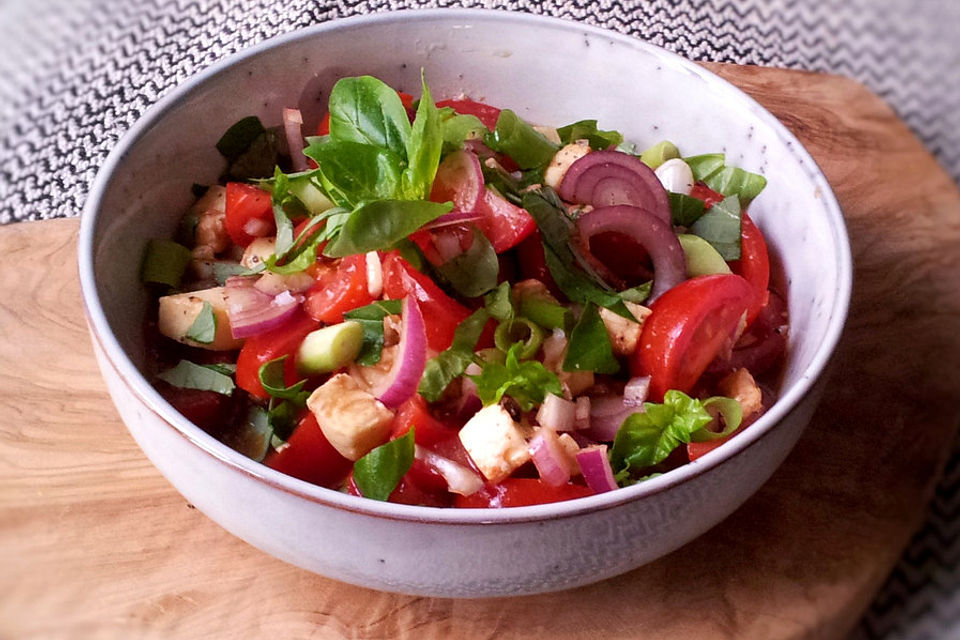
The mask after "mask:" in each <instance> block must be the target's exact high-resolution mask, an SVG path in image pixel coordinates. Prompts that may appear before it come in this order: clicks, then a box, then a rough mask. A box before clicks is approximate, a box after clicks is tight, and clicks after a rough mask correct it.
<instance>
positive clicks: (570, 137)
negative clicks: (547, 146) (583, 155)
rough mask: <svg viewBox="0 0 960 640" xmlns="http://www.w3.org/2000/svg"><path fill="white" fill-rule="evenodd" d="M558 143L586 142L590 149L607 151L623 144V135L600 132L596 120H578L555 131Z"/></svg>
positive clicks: (616, 132) (617, 132)
mask: <svg viewBox="0 0 960 640" xmlns="http://www.w3.org/2000/svg"><path fill="white" fill-rule="evenodd" d="M557 135H559V136H560V142H562V143H563V144H570V143H571V142H576V141H577V140H586V141H587V143H588V144H589V145H590V148H591V149H597V150H602V149H609V148H610V147H616V146H618V145H620V144H621V143H622V142H623V134H621V133H620V132H619V131H601V130H600V129H598V128H597V121H596V120H580V121H578V122H574V123H573V124H568V125H567V126H565V127H560V128H559V129H557Z"/></svg>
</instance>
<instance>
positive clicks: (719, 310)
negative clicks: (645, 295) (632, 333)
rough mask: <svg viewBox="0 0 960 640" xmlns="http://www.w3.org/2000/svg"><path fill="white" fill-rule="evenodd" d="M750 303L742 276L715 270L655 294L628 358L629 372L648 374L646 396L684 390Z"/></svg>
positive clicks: (749, 291) (730, 335)
mask: <svg viewBox="0 0 960 640" xmlns="http://www.w3.org/2000/svg"><path fill="white" fill-rule="evenodd" d="M752 301H753V289H752V288H751V286H750V284H749V283H748V282H747V281H746V280H744V279H743V278H742V277H741V276H738V275H734V274H715V275H708V276H699V277H697V278H692V279H690V280H686V281H684V282H681V283H680V284H678V285H677V286H675V287H673V288H672V289H670V290H668V291H667V292H666V293H664V294H663V295H662V296H660V297H659V298H657V299H656V300H655V301H654V302H653V304H652V305H651V306H650V309H651V311H652V313H651V314H650V316H649V317H647V319H646V321H645V322H644V323H643V332H642V333H641V334H640V343H639V345H638V347H637V350H636V351H635V352H634V353H633V355H632V356H631V358H630V373H631V375H634V376H638V375H649V376H650V395H651V398H652V399H653V400H654V401H657V402H659V401H660V400H662V399H663V394H664V393H666V392H667V390H669V389H677V390H679V391H683V392H684V393H688V392H689V391H690V390H691V389H692V388H693V386H694V385H695V384H696V382H697V380H698V379H699V378H700V375H701V374H702V373H703V372H704V371H705V370H706V368H707V366H708V365H709V364H710V362H711V361H712V360H713V359H714V358H715V357H716V356H717V354H718V353H719V352H720V351H721V349H722V348H723V347H724V346H725V343H728V342H729V341H730V340H731V338H733V334H734V332H735V331H736V330H737V328H738V327H739V325H740V321H741V318H742V317H743V315H744V314H745V313H746V311H747V309H748V308H749V306H750V304H751V303H752Z"/></svg>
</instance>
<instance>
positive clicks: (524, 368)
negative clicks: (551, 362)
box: [470, 343, 563, 411]
mask: <svg viewBox="0 0 960 640" xmlns="http://www.w3.org/2000/svg"><path fill="white" fill-rule="evenodd" d="M520 348H521V345H520V343H517V344H515V345H513V346H512V347H510V349H509V350H508V351H507V355H506V358H505V359H504V362H503V364H501V363H499V362H492V361H485V362H483V363H482V366H483V371H481V373H480V374H479V375H476V376H470V379H471V380H473V382H474V384H476V385H477V395H478V396H480V400H481V402H483V404H484V406H488V405H491V404H495V403H497V402H500V400H501V399H503V396H510V397H511V398H513V399H514V400H515V401H516V402H517V404H518V405H520V408H521V409H523V410H524V411H529V410H531V409H533V407H535V406H536V405H538V404H540V403H542V402H543V399H544V397H545V395H546V394H547V393H553V394H555V395H558V396H559V395H561V394H562V393H563V388H562V387H561V385H560V378H558V377H557V374H555V373H554V372H552V371H550V370H549V369H547V368H546V367H545V366H543V363H542V362H540V361H539V360H524V361H522V362H521V361H520V360H519V358H518V357H517V353H518V351H519V350H520Z"/></svg>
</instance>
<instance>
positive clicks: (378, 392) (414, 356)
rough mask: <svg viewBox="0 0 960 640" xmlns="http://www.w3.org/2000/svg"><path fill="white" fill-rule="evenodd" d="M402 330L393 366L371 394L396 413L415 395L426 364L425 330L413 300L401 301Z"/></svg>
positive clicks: (410, 298) (418, 308)
mask: <svg viewBox="0 0 960 640" xmlns="http://www.w3.org/2000/svg"><path fill="white" fill-rule="evenodd" d="M401 313H402V318H403V326H402V327H401V329H400V344H399V345H398V346H397V355H396V357H395V358H394V360H393V366H392V367H390V371H389V372H388V373H387V375H386V376H384V377H383V380H381V381H380V382H379V383H378V384H377V386H376V387H374V388H373V389H372V393H373V395H374V396H376V398H377V400H379V401H380V402H382V403H383V404H384V405H385V406H386V407H387V408H388V409H396V408H397V407H399V406H400V405H401V404H403V403H404V402H406V400H407V399H408V398H409V397H410V396H412V395H413V394H414V393H416V392H417V385H418V384H419V383H420V377H421V376H423V369H424V367H425V366H426V364H427V330H426V326H425V325H424V323H423V313H421V311H420V305H418V304H417V300H416V298H414V297H413V296H407V297H406V298H404V299H403V309H402V312H401Z"/></svg>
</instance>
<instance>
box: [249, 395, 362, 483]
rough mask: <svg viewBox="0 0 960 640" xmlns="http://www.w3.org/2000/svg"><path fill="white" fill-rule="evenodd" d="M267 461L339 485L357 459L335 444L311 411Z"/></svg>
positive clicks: (304, 476)
mask: <svg viewBox="0 0 960 640" xmlns="http://www.w3.org/2000/svg"><path fill="white" fill-rule="evenodd" d="M263 464H265V465H267V466H268V467H270V468H271V469H276V470H277V471H280V472H282V473H285V474H287V475H288V476H293V477H294V478H299V479H300V480H306V481H307V482H312V483H313V484H318V485H320V486H322V487H331V488H332V487H335V486H337V485H338V484H340V482H342V481H343V479H344V478H346V477H347V474H349V473H350V469H352V468H353V462H351V461H350V460H348V459H346V458H344V457H343V456H342V455H340V453H339V452H338V451H337V450H336V449H334V448H333V445H332V444H330V442H329V441H328V440H327V438H326V436H324V435H323V430H322V429H320V425H319V424H317V418H316V417H315V416H314V415H313V414H312V413H310V412H309V411H308V412H307V414H306V415H305V416H304V417H303V419H302V420H300V423H299V424H297V428H296V429H294V431H293V435H291V436H290V439H289V440H287V446H285V447H283V448H282V449H280V450H279V451H272V452H270V453H269V454H268V455H267V457H266V459H264V461H263Z"/></svg>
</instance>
